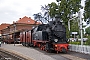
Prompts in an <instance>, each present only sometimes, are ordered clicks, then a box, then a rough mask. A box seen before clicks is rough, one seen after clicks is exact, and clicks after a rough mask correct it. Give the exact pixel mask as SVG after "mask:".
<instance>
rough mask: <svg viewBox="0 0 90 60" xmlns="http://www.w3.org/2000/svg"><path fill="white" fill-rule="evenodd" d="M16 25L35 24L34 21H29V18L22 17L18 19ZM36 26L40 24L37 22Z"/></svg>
mask: <svg viewBox="0 0 90 60" xmlns="http://www.w3.org/2000/svg"><path fill="white" fill-rule="evenodd" d="M16 23H26V24H35V20H33V19H31V17H26V16H25V17H23V18H20V19H19V20H18V21H16ZM36 24H40V22H37V23H36Z"/></svg>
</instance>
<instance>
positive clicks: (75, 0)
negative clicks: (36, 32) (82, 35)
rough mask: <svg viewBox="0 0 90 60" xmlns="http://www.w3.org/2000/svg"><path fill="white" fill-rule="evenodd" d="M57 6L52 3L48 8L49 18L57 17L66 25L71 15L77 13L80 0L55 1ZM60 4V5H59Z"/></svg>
mask: <svg viewBox="0 0 90 60" xmlns="http://www.w3.org/2000/svg"><path fill="white" fill-rule="evenodd" d="M57 2H58V4H56V3H55V2H52V3H51V4H49V6H50V16H51V17H55V15H58V16H59V17H60V19H61V20H63V22H64V23H65V24H66V25H67V24H68V20H69V19H70V18H71V15H73V14H75V13H77V12H78V11H79V10H80V7H81V5H80V4H81V0H57ZM59 2H60V3H59Z"/></svg>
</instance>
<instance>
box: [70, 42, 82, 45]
mask: <svg viewBox="0 0 90 60" xmlns="http://www.w3.org/2000/svg"><path fill="white" fill-rule="evenodd" d="M69 44H75V45H80V44H81V42H69Z"/></svg>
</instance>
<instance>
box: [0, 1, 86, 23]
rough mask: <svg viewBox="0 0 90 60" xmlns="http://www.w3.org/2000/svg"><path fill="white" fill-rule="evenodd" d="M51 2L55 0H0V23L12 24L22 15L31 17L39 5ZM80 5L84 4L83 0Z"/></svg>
mask: <svg viewBox="0 0 90 60" xmlns="http://www.w3.org/2000/svg"><path fill="white" fill-rule="evenodd" d="M83 1H84V0H83ZM51 2H56V0H0V24H1V23H10V24H12V23H13V21H17V20H19V18H23V17H24V16H27V17H31V18H32V19H33V14H36V13H38V12H41V10H40V9H41V5H43V6H44V5H45V4H48V3H51ZM82 5H83V6H84V2H82Z"/></svg>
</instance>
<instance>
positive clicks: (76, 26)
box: [70, 20, 79, 32]
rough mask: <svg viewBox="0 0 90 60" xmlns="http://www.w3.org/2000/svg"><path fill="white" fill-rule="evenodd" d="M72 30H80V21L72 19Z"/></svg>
mask: <svg viewBox="0 0 90 60" xmlns="http://www.w3.org/2000/svg"><path fill="white" fill-rule="evenodd" d="M70 31H71V32H79V26H78V22H77V21H76V20H72V21H71V30H70Z"/></svg>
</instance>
